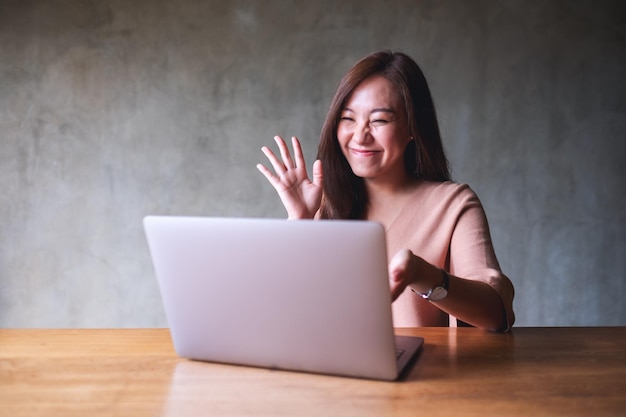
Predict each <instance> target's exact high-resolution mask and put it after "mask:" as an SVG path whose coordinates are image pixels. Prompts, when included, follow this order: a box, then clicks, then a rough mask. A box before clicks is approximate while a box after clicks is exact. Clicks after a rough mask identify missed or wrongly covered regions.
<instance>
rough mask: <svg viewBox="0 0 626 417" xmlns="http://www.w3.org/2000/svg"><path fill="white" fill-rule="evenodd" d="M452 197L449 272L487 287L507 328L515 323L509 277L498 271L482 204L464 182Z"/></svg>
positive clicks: (512, 290) (512, 294)
mask: <svg viewBox="0 0 626 417" xmlns="http://www.w3.org/2000/svg"><path fill="white" fill-rule="evenodd" d="M455 199H456V203H457V204H454V206H456V208H457V209H456V210H453V211H454V212H456V216H457V217H456V225H455V227H454V229H453V233H452V237H451V242H450V253H449V264H450V273H451V274H453V275H456V276H458V277H460V278H465V279H473V280H476V281H482V282H484V283H486V284H488V285H489V286H491V287H492V288H493V289H494V290H495V291H496V292H497V293H498V294H499V296H500V300H501V301H502V309H503V310H504V314H505V316H506V328H505V329H503V331H508V330H510V328H511V326H513V323H514V322H515V314H514V312H513V296H514V288H513V284H512V282H511V280H509V278H508V277H506V276H505V275H504V274H503V273H502V271H501V270H500V265H499V264H498V260H497V258H496V254H495V251H494V249H493V244H492V241H491V234H490V232H489V225H488V223H487V217H486V215H485V211H484V209H483V206H482V204H481V202H480V200H479V199H478V196H477V195H476V194H475V193H474V191H473V190H472V189H471V188H470V187H469V186H467V185H464V186H461V187H459V188H458V193H457V195H456V196H455Z"/></svg>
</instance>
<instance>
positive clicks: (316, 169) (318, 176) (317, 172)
mask: <svg viewBox="0 0 626 417" xmlns="http://www.w3.org/2000/svg"><path fill="white" fill-rule="evenodd" d="M323 177H324V175H323V174H322V161H320V160H319V159H316V160H315V162H313V184H315V185H318V186H320V187H321V186H322V180H323Z"/></svg>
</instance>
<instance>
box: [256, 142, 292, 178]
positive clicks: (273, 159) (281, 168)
mask: <svg viewBox="0 0 626 417" xmlns="http://www.w3.org/2000/svg"><path fill="white" fill-rule="evenodd" d="M261 151H262V152H263V153H264V154H265V156H266V157H267V159H268V160H269V161H270V163H271V164H272V167H274V171H275V172H276V173H277V174H278V175H281V174H283V173H284V172H285V170H286V168H285V165H283V163H282V162H281V161H280V160H279V159H278V157H277V156H276V155H275V154H274V152H272V150H271V149H270V148H268V147H267V146H263V147H262V148H261Z"/></svg>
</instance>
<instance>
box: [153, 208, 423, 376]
mask: <svg viewBox="0 0 626 417" xmlns="http://www.w3.org/2000/svg"><path fill="white" fill-rule="evenodd" d="M144 229H145V232H146V238H147V242H148V247H149V250H150V254H151V257H152V262H153V266H154V270H155V273H156V278H157V281H158V285H159V290H160V294H161V298H162V301H163V306H164V311H165V315H166V319H167V322H168V325H169V328H170V332H171V335H172V340H173V343H174V349H175V351H176V353H177V354H178V355H179V356H181V357H185V358H189V359H194V360H201V361H210V362H219V363H227V364H236V365H246V366H255V367H263V368H270V369H281V370H291V371H301V372H311V373H320V374H330V375H340V376H346V377H356V378H367V379H379V380H396V379H398V378H399V377H400V376H401V374H402V372H403V370H404V369H405V368H406V367H407V365H408V364H409V363H411V362H412V359H413V358H414V357H415V356H416V355H417V352H418V351H419V350H420V347H421V346H422V344H423V339H422V338H418V337H406V336H394V330H393V323H392V313H391V296H390V291H389V281H388V272H387V253H386V252H387V251H386V241H385V231H384V229H383V227H382V225H380V224H379V223H375V222H368V221H343V220H297V221H293V220H291V221H290V220H279V219H261V218H216V217H181V216H147V217H145V218H144Z"/></svg>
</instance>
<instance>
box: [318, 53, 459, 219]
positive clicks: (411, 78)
mask: <svg viewBox="0 0 626 417" xmlns="http://www.w3.org/2000/svg"><path fill="white" fill-rule="evenodd" d="M375 75H381V76H383V77H385V78H387V79H388V80H389V81H391V82H392V83H393V84H394V85H395V86H396V87H397V88H398V91H399V92H400V95H401V97H402V99H403V102H404V107H405V109H406V114H407V117H408V126H409V130H410V132H411V136H412V137H413V138H414V140H412V141H410V143H409V145H407V148H406V150H405V154H404V159H405V166H406V169H407V172H408V173H409V174H410V175H412V176H414V177H415V178H422V179H425V180H429V181H447V180H449V179H450V172H449V170H448V160H447V158H446V155H445V152H444V149H443V145H442V143H441V135H440V133H439V124H438V123H437V115H436V113H435V106H434V104H433V100H432V97H431V94H430V89H429V88H428V84H427V83H426V78H425V77H424V74H423V73H422V70H421V69H420V67H419V66H418V65H417V63H416V62H415V61H414V60H413V59H411V58H410V57H409V56H407V55H405V54H403V53H401V52H395V53H394V52H390V51H382V52H376V53H373V54H371V55H368V56H366V57H364V58H362V59H360V60H359V61H358V62H357V63H356V64H354V66H353V67H352V68H350V70H348V72H347V73H346V74H345V75H344V77H343V78H342V79H341V82H340V83H339V86H338V87H337V91H336V92H335V96H334V97H333V100H332V102H331V105H330V108H329V110H328V114H327V115H326V120H325V121H324V125H323V127H322V132H321V134H320V144H319V147H318V151H317V157H318V158H319V159H320V160H321V161H322V169H323V172H324V198H323V201H322V206H321V209H320V217H321V218H325V219H361V218H363V216H364V215H365V208H366V206H367V193H366V191H365V184H364V182H363V179H362V178H360V177H357V176H356V175H354V173H353V172H352V169H351V168H350V165H349V164H348V161H347V160H346V158H345V157H344V155H343V153H342V151H341V149H340V147H339V141H338V140H337V127H338V125H339V120H340V117H341V111H342V110H343V107H344V106H345V103H346V100H347V99H348V98H349V97H350V95H351V94H352V92H353V91H354V90H355V89H356V87H357V86H358V85H359V84H360V83H361V82H363V81H364V80H365V79H367V78H370V77H372V76H375Z"/></svg>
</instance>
